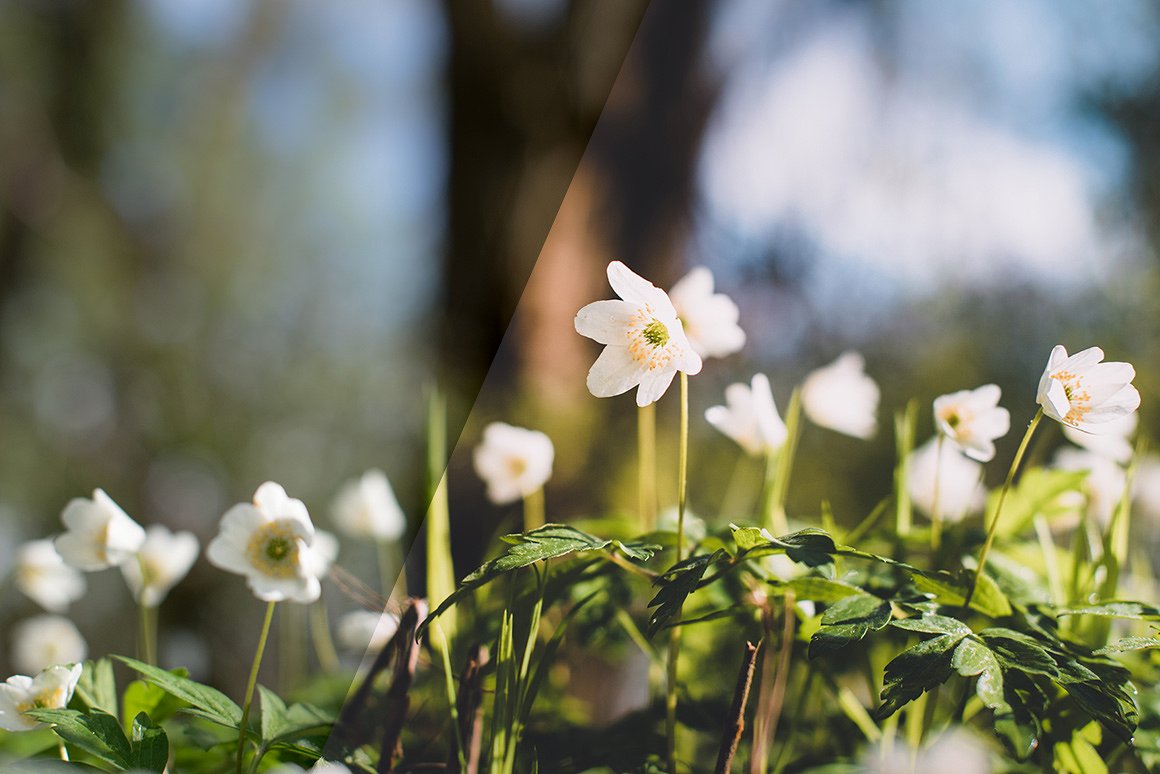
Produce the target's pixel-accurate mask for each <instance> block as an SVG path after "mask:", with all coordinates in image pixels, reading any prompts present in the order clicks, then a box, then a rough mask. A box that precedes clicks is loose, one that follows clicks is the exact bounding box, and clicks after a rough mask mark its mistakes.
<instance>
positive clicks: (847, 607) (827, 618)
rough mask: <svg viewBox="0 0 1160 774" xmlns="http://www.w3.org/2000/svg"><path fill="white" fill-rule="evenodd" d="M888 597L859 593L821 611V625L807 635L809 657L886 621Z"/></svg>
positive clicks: (859, 636)
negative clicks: (810, 634) (808, 639)
mask: <svg viewBox="0 0 1160 774" xmlns="http://www.w3.org/2000/svg"><path fill="white" fill-rule="evenodd" d="M890 616H891V607H890V602H889V600H885V599H879V598H878V597H876V596H874V595H872V594H866V593H864V592H863V593H859V594H856V595H853V596H849V597H845V598H843V599H839V600H838V601H837V602H835V603H834V604H832V605H830V606H829V607H828V608H826V612H825V613H823V614H822V625H821V628H820V629H818V630H817V631H816V632H814V636H813V637H811V638H810V647H809V657H810V658H811V659H813V658H817V657H819V656H823V655H825V654H827V653H832V652H834V651H836V650H839V649H841V648H844V647H846V646H847V645H849V644H850V643H852V642H857V641H858V640H860V639H862V638H863V637H865V636H866V633H867V632H871V631H877V630H879V629H881V628H883V627H884V626H886V624H888V623H890Z"/></svg>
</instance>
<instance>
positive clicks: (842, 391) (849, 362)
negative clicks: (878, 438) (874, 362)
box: [802, 352, 880, 440]
mask: <svg viewBox="0 0 1160 774" xmlns="http://www.w3.org/2000/svg"><path fill="white" fill-rule="evenodd" d="M865 368H866V361H865V360H864V359H863V358H862V355H860V354H859V353H857V352H843V353H842V354H841V355H839V356H838V359H837V360H835V361H834V362H833V363H830V364H829V365H828V366H823V367H822V368H819V369H817V370H815V371H813V372H811V373H810V374H809V375H808V376H806V380H805V381H804V382H802V409H804V410H805V412H806V416H808V417H809V418H810V420H811V421H812V422H813V423H814V424H816V425H820V426H821V427H826V428H829V429H830V430H835V431H837V432H839V433H843V434H845V435H849V436H853V437H854V438H862V439H863V440H865V439H868V438H872V437H873V436H874V433H875V432H877V430H878V418H877V416H876V414H877V413H878V398H879V395H880V393H879V390H878V384H877V383H876V382H875V381H874V380H873V379H871V378H870V377H869V376H867V375H866V373H865Z"/></svg>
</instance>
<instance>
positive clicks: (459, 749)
mask: <svg viewBox="0 0 1160 774" xmlns="http://www.w3.org/2000/svg"><path fill="white" fill-rule="evenodd" d="M432 629H434V631H435V636H436V637H437V638H438V639H439V640H441V643H440V646H439V647H438V648H436V650H438V651H439V654H440V656H442V658H443V689H444V690H445V691H446V692H447V707H448V710H449V711H450V713H451V727H452V728H453V729H455V752H456V758H457V762H458V764H459V771H463V770H464V769H466V768H467V750H466V748H465V747H464V745H463V729H462V728H461V727H460V724H459V692H458V691H457V690H456V688H455V677H454V675H453V674H452V672H451V654H450V650H451V648H449V647H447V638H446V637H445V636H444V635H443V630H442V629H440V628H439V623H438V622H436V623H435V624H434V625H433V626H432Z"/></svg>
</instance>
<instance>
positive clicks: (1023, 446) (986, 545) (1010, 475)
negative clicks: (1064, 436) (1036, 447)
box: [963, 408, 1043, 609]
mask: <svg viewBox="0 0 1160 774" xmlns="http://www.w3.org/2000/svg"><path fill="white" fill-rule="evenodd" d="M1040 419H1043V409H1042V408H1040V409H1039V410H1038V411H1036V412H1035V416H1034V417H1032V418H1031V421H1030V422H1029V423H1028V424H1027V432H1025V433H1024V434H1023V440H1022V441H1020V442H1019V449H1018V450H1017V451H1016V452H1015V459H1014V460H1012V462H1011V469H1010V470H1008V471H1007V480H1006V481H1004V482H1003V489H1002V490H1001V491H1000V492H999V501H998V502H997V503H995V513H994V515H992V516H991V525H990V526H989V527H987V538H986V540H984V541H983V549H982V550H981V551H979V563H978V566H977V567H975V572H974V574H973V575H972V576H971V583H970V585H969V586H968V587H967V596H966V598H965V599H964V600H963V609H967V608H969V607H970V606H971V597H972V596H974V594H975V586H977V585H978V583H979V576H980V575H982V574H983V568H984V567H985V566H986V565H987V555H988V554H989V553H991V544H992V543H994V542H995V533H996V532H998V530H999V516H1000V514H1001V513H1002V511H1003V501H1004V500H1005V499H1007V490H1009V489H1010V488H1011V482H1012V481H1014V480H1015V473H1016V472H1017V471H1018V470H1019V463H1020V462H1022V461H1023V455H1024V454H1026V453H1027V446H1028V445H1029V444H1030V443H1031V436H1033V435H1034V434H1035V428H1036V427H1038V426H1039V420H1040Z"/></svg>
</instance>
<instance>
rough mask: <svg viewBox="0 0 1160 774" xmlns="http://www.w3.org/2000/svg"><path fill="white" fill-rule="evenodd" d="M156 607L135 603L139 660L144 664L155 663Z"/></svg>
mask: <svg viewBox="0 0 1160 774" xmlns="http://www.w3.org/2000/svg"><path fill="white" fill-rule="evenodd" d="M156 613H157V609H156V608H152V607H149V606H148V605H146V604H145V603H144V602H141V603H140V604H138V605H137V623H138V625H139V627H140V629H139V632H138V639H139V643H138V647H139V648H140V650H141V654H140V655H141V660H142V661H144V662H145V663H146V664H149V665H151V666H152V665H154V664H156V663H157V627H156V625H155V621H156Z"/></svg>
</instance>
